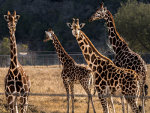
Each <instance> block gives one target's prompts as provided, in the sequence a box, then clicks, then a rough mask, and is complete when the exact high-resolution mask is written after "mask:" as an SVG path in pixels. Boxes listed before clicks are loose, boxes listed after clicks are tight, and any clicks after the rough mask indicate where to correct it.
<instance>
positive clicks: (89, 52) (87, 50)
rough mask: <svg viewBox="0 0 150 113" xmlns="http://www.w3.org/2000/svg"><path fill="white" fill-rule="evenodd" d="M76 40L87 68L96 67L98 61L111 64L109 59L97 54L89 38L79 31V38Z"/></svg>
mask: <svg viewBox="0 0 150 113" xmlns="http://www.w3.org/2000/svg"><path fill="white" fill-rule="evenodd" d="M76 39H77V42H78V44H79V47H80V49H81V50H82V54H83V56H84V58H85V60H86V62H87V64H88V65H89V67H92V66H93V65H97V62H98V60H99V61H105V62H109V63H112V64H113V62H112V61H111V60H110V59H108V58H107V57H105V56H103V55H102V54H101V53H99V52H98V50H97V49H96V48H95V47H94V45H93V44H92V42H91V41H90V40H89V38H88V37H87V36H86V35H85V34H84V33H83V32H82V31H80V33H79V37H76Z"/></svg>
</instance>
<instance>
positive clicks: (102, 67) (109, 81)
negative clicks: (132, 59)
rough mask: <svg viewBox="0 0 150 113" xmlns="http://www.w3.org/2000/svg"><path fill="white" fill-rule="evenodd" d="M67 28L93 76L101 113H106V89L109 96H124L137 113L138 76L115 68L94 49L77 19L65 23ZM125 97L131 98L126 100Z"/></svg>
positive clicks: (133, 72)
mask: <svg viewBox="0 0 150 113" xmlns="http://www.w3.org/2000/svg"><path fill="white" fill-rule="evenodd" d="M67 25H68V27H69V28H70V29H72V34H73V36H75V37H76V40H77V42H78V44H79V47H80V49H81V51H82V54H83V56H84V58H85V60H86V62H87V64H88V65H89V67H90V68H91V69H92V71H93V73H94V76H95V87H96V90H97V92H98V96H99V99H100V101H101V104H102V107H103V112H104V113H108V109H107V100H106V97H105V96H103V95H105V93H106V90H107V89H108V90H109V92H110V94H112V95H116V94H117V93H120V94H122V95H124V96H125V99H126V100H127V102H128V103H129V104H130V106H131V108H132V111H133V112H134V113H139V109H138V107H137V105H136V97H134V96H137V94H138V79H139V78H138V75H137V73H136V72H135V71H133V70H130V69H124V68H120V67H117V66H116V65H115V64H113V62H112V61H111V60H110V59H109V58H107V57H105V56H103V55H102V54H101V53H99V52H98V50H97V49H96V48H95V47H94V45H93V44H92V42H91V41H90V40H89V38H88V37H87V36H86V35H85V34H84V33H83V32H82V31H81V28H82V27H83V26H84V24H80V25H79V19H77V22H76V23H75V20H73V23H72V24H71V23H67ZM127 96H132V97H131V98H127Z"/></svg>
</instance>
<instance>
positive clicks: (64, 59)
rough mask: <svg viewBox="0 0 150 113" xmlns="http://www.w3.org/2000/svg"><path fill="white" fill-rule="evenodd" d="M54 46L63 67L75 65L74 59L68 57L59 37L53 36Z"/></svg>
mask: <svg viewBox="0 0 150 113" xmlns="http://www.w3.org/2000/svg"><path fill="white" fill-rule="evenodd" d="M52 39H53V44H54V47H55V49H56V52H57V54H58V58H59V60H60V62H61V63H62V65H71V64H74V63H75V61H74V59H73V58H72V57H71V56H69V55H68V53H67V52H66V51H65V49H64V48H63V46H62V45H61V43H60V42H59V40H58V38H57V36H56V35H55V34H52Z"/></svg>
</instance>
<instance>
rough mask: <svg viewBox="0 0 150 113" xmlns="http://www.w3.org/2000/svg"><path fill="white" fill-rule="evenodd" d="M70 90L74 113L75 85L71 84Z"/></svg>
mask: <svg viewBox="0 0 150 113" xmlns="http://www.w3.org/2000/svg"><path fill="white" fill-rule="evenodd" d="M70 89H71V100H72V113H74V83H73V82H71V83H70Z"/></svg>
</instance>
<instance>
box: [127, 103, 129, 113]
mask: <svg viewBox="0 0 150 113" xmlns="http://www.w3.org/2000/svg"><path fill="white" fill-rule="evenodd" d="M127 113H129V104H128V103H127Z"/></svg>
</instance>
